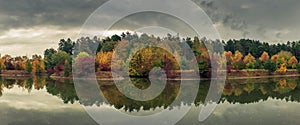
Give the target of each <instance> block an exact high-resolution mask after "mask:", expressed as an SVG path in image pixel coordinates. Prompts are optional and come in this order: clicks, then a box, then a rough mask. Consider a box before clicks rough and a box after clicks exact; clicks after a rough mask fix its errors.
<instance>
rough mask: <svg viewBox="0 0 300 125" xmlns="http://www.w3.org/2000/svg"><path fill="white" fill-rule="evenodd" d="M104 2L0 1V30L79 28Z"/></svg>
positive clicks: (59, 0) (53, 0)
mask: <svg viewBox="0 0 300 125" xmlns="http://www.w3.org/2000/svg"><path fill="white" fill-rule="evenodd" d="M104 2H105V1H104V0H0V19H1V20H0V24H1V25H0V29H1V30H8V29H12V28H24V27H25V28H27V27H32V26H46V25H56V26H61V27H64V28H65V27H74V26H80V25H81V24H82V23H84V21H85V19H86V18H87V17H88V16H89V15H90V13H92V12H93V11H94V10H95V9H96V8H98V7H99V6H100V5H101V4H103V3H104Z"/></svg>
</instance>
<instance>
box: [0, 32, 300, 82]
mask: <svg viewBox="0 0 300 125" xmlns="http://www.w3.org/2000/svg"><path fill="white" fill-rule="evenodd" d="M143 41H147V45H148V47H146V48H143V49H142V50H139V51H137V53H135V54H134V55H131V56H128V55H127V54H129V53H130V52H133V51H135V50H134V48H136V47H138V46H139V43H141V42H143ZM148 43H150V44H148ZM165 43H168V44H165ZM172 43H174V44H172ZM175 43H176V44H175ZM184 43H187V45H188V46H189V47H190V48H191V50H192V52H193V53H194V55H195V57H189V56H184V58H180V60H176V57H180V56H183V55H184V53H185V51H184V50H183V49H181V47H182V46H184ZM205 43H208V44H210V45H211V46H212V48H213V49H214V52H215V53H214V54H213V55H209V52H208V49H207V48H206V46H205ZM152 44H153V45H161V46H163V45H164V47H166V48H168V49H169V50H171V51H165V50H163V49H161V48H158V47H151V45H152ZM220 45H223V46H224V50H225V52H224V53H223V52H222V49H218V47H216V46H220ZM117 46H122V49H121V50H118V51H121V52H118V53H124V55H118V56H125V57H122V58H125V59H126V60H125V61H123V62H122V61H120V62H118V63H113V64H114V65H112V63H111V61H112V58H113V56H114V53H116V52H115V50H116V47H117ZM217 54H219V55H223V56H224V57H226V59H227V71H228V72H231V71H232V70H245V69H246V70H256V69H260V70H267V71H268V72H269V74H272V73H273V72H275V71H276V72H280V73H282V74H284V73H286V72H287V70H288V69H294V70H296V69H297V70H299V71H300V65H299V61H298V60H299V59H300V41H295V42H287V43H280V44H279V43H278V44H269V43H267V42H260V41H256V40H249V39H241V40H228V41H219V40H215V41H211V40H207V39H206V38H202V39H200V38H198V37H194V38H183V39H181V38H180V37H179V36H172V35H170V34H168V35H167V37H164V38H160V37H155V36H153V35H151V36H149V35H147V34H142V35H140V36H139V35H137V34H136V33H134V34H131V33H129V32H127V33H123V34H121V35H120V36H119V35H113V36H111V37H107V38H104V39H100V38H98V37H93V38H89V37H82V38H80V39H77V40H76V41H72V40H71V39H66V40H65V39H61V40H60V41H59V43H58V48H57V49H54V48H49V49H46V50H45V51H44V55H43V57H42V56H41V55H33V56H32V57H31V58H29V57H26V56H18V57H11V56H10V55H4V56H1V59H0V72H1V71H2V72H3V71H8V70H12V71H13V70H15V71H17V70H21V71H26V72H27V73H29V74H46V73H47V74H49V75H53V74H54V75H57V76H64V77H69V76H72V64H74V65H75V66H76V67H77V68H79V69H78V70H76V71H78V72H76V73H79V74H85V73H89V72H95V71H96V72H99V71H111V67H119V68H122V67H123V66H124V65H126V64H129V65H130V66H129V71H128V72H129V74H130V75H131V76H137V77H147V76H148V75H149V72H150V70H151V69H152V68H153V67H161V68H162V69H164V70H165V72H166V73H167V75H169V76H171V75H172V72H171V71H174V70H178V69H180V68H182V67H180V66H183V67H184V66H186V67H188V66H189V64H190V63H197V65H198V68H199V71H200V75H201V76H203V77H210V74H211V72H212V71H211V67H212V66H211V64H217V65H221V64H220V62H213V61H214V59H211V58H210V57H212V58H214V57H215V55H217ZM92 55H94V56H92ZM72 57H74V60H73V59H72ZM93 61H95V64H91V63H92V62H93ZM89 65H95V67H96V69H95V70H94V69H88V68H90V67H89Z"/></svg>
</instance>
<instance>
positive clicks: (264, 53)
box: [259, 52, 270, 62]
mask: <svg viewBox="0 0 300 125" xmlns="http://www.w3.org/2000/svg"><path fill="white" fill-rule="evenodd" d="M269 58H270V56H269V54H268V53H267V52H263V53H262V55H261V56H260V57H259V60H260V61H261V62H266V61H268V60H269Z"/></svg>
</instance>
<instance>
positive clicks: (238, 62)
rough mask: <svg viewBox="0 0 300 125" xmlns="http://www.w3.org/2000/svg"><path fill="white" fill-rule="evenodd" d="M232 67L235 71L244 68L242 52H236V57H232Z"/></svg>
mask: <svg viewBox="0 0 300 125" xmlns="http://www.w3.org/2000/svg"><path fill="white" fill-rule="evenodd" d="M232 66H233V67H234V68H235V69H242V68H244V64H243V54H242V53H241V52H240V51H235V53H234V56H233V57H232Z"/></svg>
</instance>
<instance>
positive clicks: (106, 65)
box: [96, 52, 113, 71]
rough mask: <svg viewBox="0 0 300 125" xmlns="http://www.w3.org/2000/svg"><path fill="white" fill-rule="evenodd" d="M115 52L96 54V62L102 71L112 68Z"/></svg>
mask: <svg viewBox="0 0 300 125" xmlns="http://www.w3.org/2000/svg"><path fill="white" fill-rule="evenodd" d="M112 56H113V52H98V53H97V56H96V62H97V64H98V69H99V70H100V71H109V70H111V60H112Z"/></svg>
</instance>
